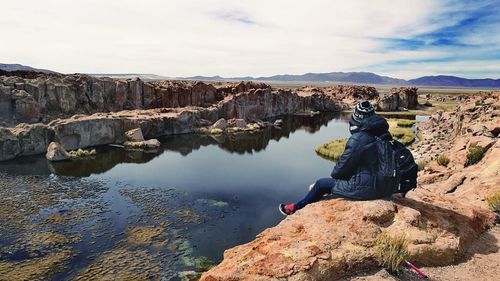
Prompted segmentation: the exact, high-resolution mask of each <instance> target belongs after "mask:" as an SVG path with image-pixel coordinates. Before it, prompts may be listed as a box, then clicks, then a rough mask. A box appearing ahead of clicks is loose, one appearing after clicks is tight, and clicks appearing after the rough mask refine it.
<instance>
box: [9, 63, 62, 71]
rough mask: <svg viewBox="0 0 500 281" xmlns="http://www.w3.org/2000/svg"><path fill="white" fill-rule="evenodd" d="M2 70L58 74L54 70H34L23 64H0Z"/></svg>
mask: <svg viewBox="0 0 500 281" xmlns="http://www.w3.org/2000/svg"><path fill="white" fill-rule="evenodd" d="M0 70H3V71H33V72H43V73H57V72H55V71H52V70H47V69H41V68H34V67H31V66H27V65H22V64H5V63H0Z"/></svg>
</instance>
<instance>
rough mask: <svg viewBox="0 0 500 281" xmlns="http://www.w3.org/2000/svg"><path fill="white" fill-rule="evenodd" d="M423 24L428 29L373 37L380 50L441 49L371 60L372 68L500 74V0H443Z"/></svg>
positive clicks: (460, 73) (464, 74) (494, 75)
mask: <svg viewBox="0 0 500 281" xmlns="http://www.w3.org/2000/svg"><path fill="white" fill-rule="evenodd" d="M441 3H442V4H441V8H440V9H439V10H437V11H435V12H434V13H431V14H430V15H429V16H428V17H427V19H426V21H424V23H423V25H424V26H426V25H427V26H429V29H428V30H426V31H424V32H418V33H416V34H412V35H411V36H404V34H402V36H401V37H390V38H375V39H377V40H380V42H382V44H383V46H384V47H383V48H382V49H381V50H377V51H380V52H387V53H390V52H392V51H395V50H412V51H424V50H427V51H430V52H436V53H437V52H444V53H443V54H441V55H439V56H436V57H432V58H419V59H397V58H396V59H394V60H388V61H384V62H382V63H379V64H374V65H372V66H370V67H368V68H369V69H372V70H373V71H384V72H391V71H404V70H403V69H414V68H420V67H422V68H424V69H429V70H431V71H435V70H434V69H441V71H442V72H443V73H446V72H448V73H451V74H455V75H461V76H466V77H486V76H488V77H495V78H500V1H498V0H479V1H457V0H454V1H442V2H441Z"/></svg>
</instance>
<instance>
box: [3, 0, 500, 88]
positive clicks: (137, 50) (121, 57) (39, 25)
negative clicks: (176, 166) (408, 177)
mask: <svg viewBox="0 0 500 281" xmlns="http://www.w3.org/2000/svg"><path fill="white" fill-rule="evenodd" d="M0 7H1V10H2V12H1V13H0V14H1V16H0V38H1V40H0V63H20V64H24V65H30V66H33V67H39V68H46V69H51V70H55V71H59V72H62V73H75V72H79V73H154V74H159V75H164V76H169V77H186V76H195V75H205V76H214V75H221V76H224V77H237V76H255V77H258V76H270V75H276V74H303V73H307V72H334V71H370V72H375V73H377V74H381V75H388V76H392V77H397V78H404V79H411V78H416V77H419V76H424V75H439V74H443V75H456V76H461V77H466V78H485V77H489V78H500V0H475V1H458V0H413V1H409V0H343V1H337V0H308V1H296V0H141V1H137V0H134V1H132V0H71V1H68V0H43V1H40V0H23V1H21V0H18V1H12V0H0Z"/></svg>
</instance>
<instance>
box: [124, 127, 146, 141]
mask: <svg viewBox="0 0 500 281" xmlns="http://www.w3.org/2000/svg"><path fill="white" fill-rule="evenodd" d="M125 139H126V140H127V141H144V136H143V135H142V130H141V128H136V129H132V130H130V131H127V132H125Z"/></svg>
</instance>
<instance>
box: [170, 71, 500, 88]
mask: <svg viewBox="0 0 500 281" xmlns="http://www.w3.org/2000/svg"><path fill="white" fill-rule="evenodd" d="M178 79H186V80H206V81H238V80H256V81H275V82H326V83H328V82H330V83H353V84H378V85H407V86H433V87H457V88H462V87H471V88H500V79H489V78H488V79H467V78H461V77H456V76H445V75H440V76H424V77H420V78H417V79H412V80H404V79H398V78H393V77H388V76H381V75H378V74H375V73H371V72H329V73H306V74H302V75H290V74H284V75H274V76H268V77H249V76H248V77H231V78H224V77H220V76H211V77H207V76H194V77H183V78H178Z"/></svg>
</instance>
